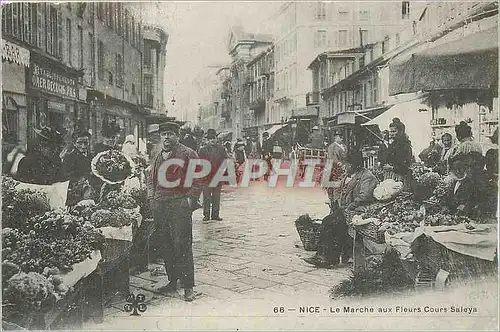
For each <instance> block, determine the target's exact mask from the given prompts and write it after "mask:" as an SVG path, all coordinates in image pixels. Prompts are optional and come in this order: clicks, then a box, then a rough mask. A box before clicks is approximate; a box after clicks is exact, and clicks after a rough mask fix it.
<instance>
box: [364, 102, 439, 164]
mask: <svg viewBox="0 0 500 332" xmlns="http://www.w3.org/2000/svg"><path fill="white" fill-rule="evenodd" d="M431 113H432V112H431V110H430V107H428V106H427V105H424V104H422V103H421V102H420V100H418V99H417V100H412V101H408V102H404V103H400V104H396V105H394V106H392V107H391V108H389V109H388V110H387V111H385V112H384V113H382V114H380V115H379V116H377V117H376V118H373V119H371V120H370V121H368V122H365V123H363V124H362V126H370V125H378V127H379V129H380V130H389V124H390V123H391V122H392V119H393V118H396V117H397V118H399V119H400V120H401V122H403V123H404V124H405V127H406V134H407V135H408V137H409V138H410V141H411V143H412V147H413V154H414V155H418V154H419V153H420V151H422V150H423V149H424V148H426V147H427V146H428V145H429V142H430V141H431V139H432V128H431V125H430V121H431Z"/></svg>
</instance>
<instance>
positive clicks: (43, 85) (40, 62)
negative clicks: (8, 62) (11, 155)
mask: <svg viewBox="0 0 500 332" xmlns="http://www.w3.org/2000/svg"><path fill="white" fill-rule="evenodd" d="M81 75H82V72H81V71H77V70H75V69H72V68H69V67H66V66H64V65H63V64H61V63H59V62H57V61H54V60H52V59H49V58H46V57H44V56H42V55H39V54H37V53H36V52H32V53H31V63H30V68H29V73H28V77H27V92H28V118H27V128H28V130H27V137H28V146H29V145H30V144H31V139H33V138H34V132H33V130H30V129H31V128H38V129H40V128H43V127H50V128H53V129H56V130H58V131H59V132H61V133H62V134H63V136H64V141H65V143H69V142H71V134H72V132H73V129H74V126H75V122H76V121H77V119H79V118H86V117H87V116H86V114H79V113H83V110H84V107H82V103H81V102H80V101H79V83H78V79H79V77H80V76H81ZM79 111H80V112H79Z"/></svg>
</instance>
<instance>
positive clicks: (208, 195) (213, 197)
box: [199, 129, 229, 221]
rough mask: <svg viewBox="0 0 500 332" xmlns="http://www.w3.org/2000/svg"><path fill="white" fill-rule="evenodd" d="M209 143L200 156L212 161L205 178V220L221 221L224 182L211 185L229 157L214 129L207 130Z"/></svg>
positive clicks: (201, 149) (200, 152)
mask: <svg viewBox="0 0 500 332" xmlns="http://www.w3.org/2000/svg"><path fill="white" fill-rule="evenodd" d="M206 136H207V144H206V145H205V146H203V147H202V148H200V151H199V155H200V158H202V159H205V160H208V161H209V162H210V166H211V170H210V173H209V174H208V175H207V177H206V178H205V181H204V182H205V186H204V188H203V221H208V220H210V219H211V220H217V221H221V220H222V218H221V217H220V215H219V213H220V194H221V191H222V184H220V183H219V184H217V186H215V187H212V186H210V185H209V184H210V182H211V181H212V179H213V177H214V176H215V174H217V171H218V169H219V167H220V166H221V165H222V163H223V162H224V160H226V159H228V158H229V156H228V155H227V152H226V149H225V148H224V147H223V146H222V145H221V144H220V143H219V142H218V141H217V133H216V131H215V130H214V129H208V130H207V135H206Z"/></svg>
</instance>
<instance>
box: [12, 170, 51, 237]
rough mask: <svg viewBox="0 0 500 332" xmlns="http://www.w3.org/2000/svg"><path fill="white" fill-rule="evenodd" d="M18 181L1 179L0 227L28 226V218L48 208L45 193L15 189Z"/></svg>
mask: <svg viewBox="0 0 500 332" xmlns="http://www.w3.org/2000/svg"><path fill="white" fill-rule="evenodd" d="M18 184H19V182H17V181H15V180H14V179H12V178H9V177H4V178H3V181H2V227H13V228H19V229H22V230H28V229H29V228H30V225H29V220H30V218H32V217H34V216H37V215H40V214H44V213H45V212H47V211H49V210H50V205H49V200H48V198H47V195H46V194H45V193H43V192H41V191H37V190H31V189H21V190H19V189H17V188H16V187H17V185H18Z"/></svg>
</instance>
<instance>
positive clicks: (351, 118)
mask: <svg viewBox="0 0 500 332" xmlns="http://www.w3.org/2000/svg"><path fill="white" fill-rule="evenodd" d="M354 123H356V114H355V112H345V113H340V114H339V115H337V124H354Z"/></svg>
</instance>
